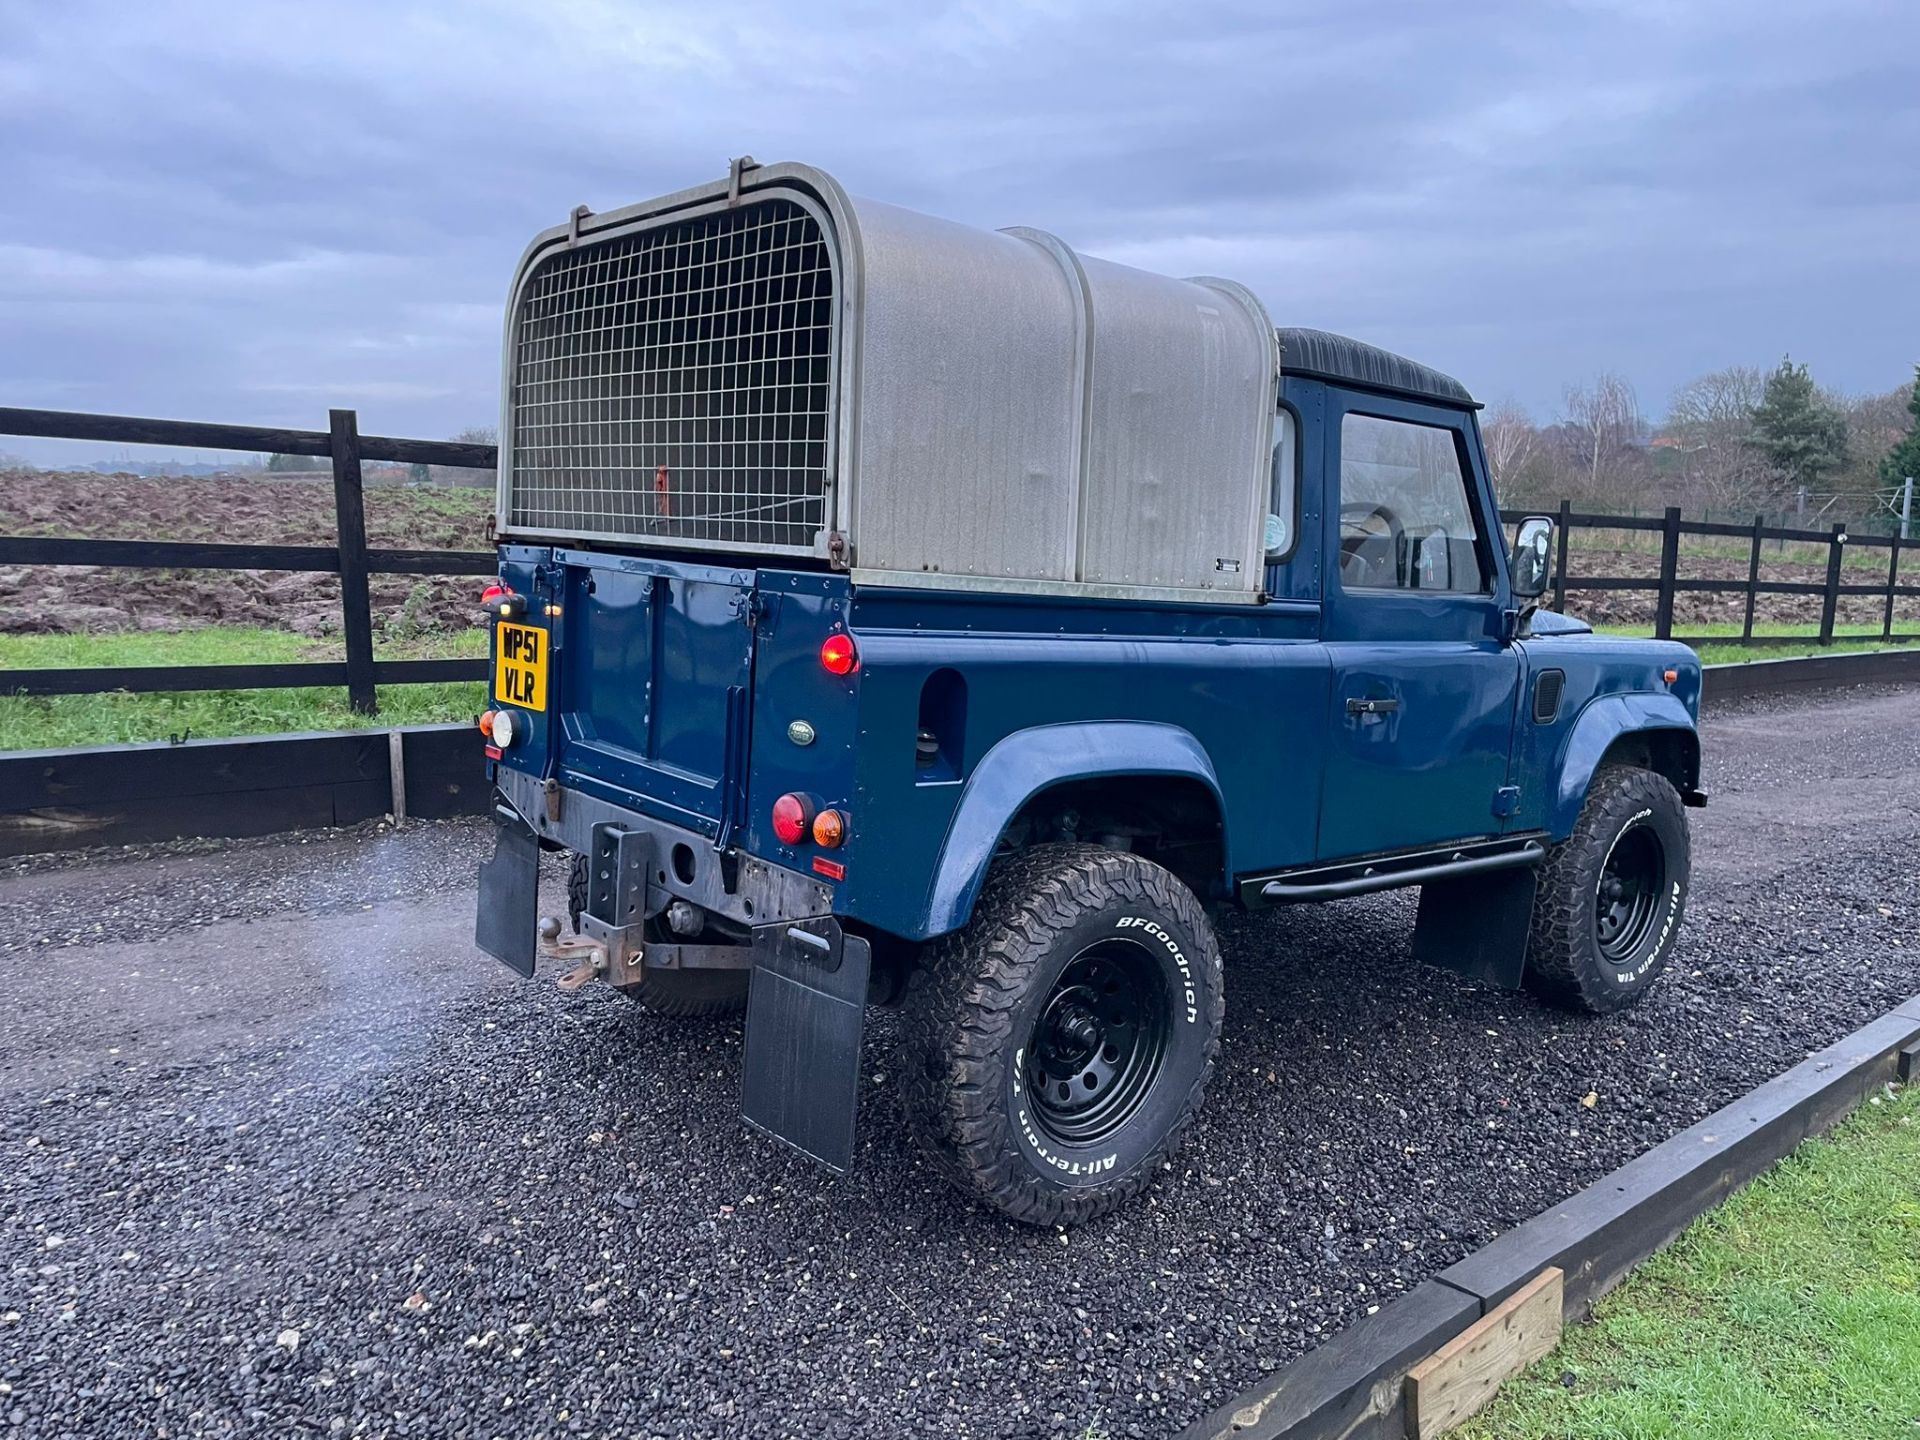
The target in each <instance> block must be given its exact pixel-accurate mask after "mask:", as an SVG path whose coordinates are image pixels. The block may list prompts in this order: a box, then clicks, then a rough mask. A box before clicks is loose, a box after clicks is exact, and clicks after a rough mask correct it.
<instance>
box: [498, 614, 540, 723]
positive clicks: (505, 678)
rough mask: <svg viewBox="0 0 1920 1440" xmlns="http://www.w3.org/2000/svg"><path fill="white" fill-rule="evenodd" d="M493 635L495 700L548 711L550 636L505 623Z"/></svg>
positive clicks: (535, 629) (531, 627)
mask: <svg viewBox="0 0 1920 1440" xmlns="http://www.w3.org/2000/svg"><path fill="white" fill-rule="evenodd" d="M493 633H494V641H493V654H494V666H493V698H494V699H496V700H498V701H501V702H502V703H503V704H507V705H524V706H526V708H527V709H529V710H544V709H546V708H547V632H546V631H544V630H542V629H540V628H539V627H538V626H536V625H513V624H509V623H508V622H506V621H504V620H503V621H501V622H500V624H498V625H497V626H495V627H494V632H493Z"/></svg>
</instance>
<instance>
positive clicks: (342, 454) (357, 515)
mask: <svg viewBox="0 0 1920 1440" xmlns="http://www.w3.org/2000/svg"><path fill="white" fill-rule="evenodd" d="M327 422H328V423H327V429H328V433H329V437H330V440H331V449H332V452H333V514H334V522H335V525H336V526H337V527H338V531H339V536H340V623H341V630H342V632H343V634H344V636H345V638H346V642H347V704H348V706H349V707H350V708H351V709H352V710H353V711H354V712H355V713H356V714H360V715H371V714H373V713H374V712H375V710H376V709H377V706H378V702H377V701H376V699H375V696H374V690H373V602H372V600H371V598H370V597H369V596H368V594H367V509H366V502H365V497H364V496H363V495H362V493H361V489H360V421H359V417H357V416H356V415H355V414H354V412H353V411H351V410H329V411H328V412H327Z"/></svg>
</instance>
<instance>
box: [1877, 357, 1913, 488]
mask: <svg viewBox="0 0 1920 1440" xmlns="http://www.w3.org/2000/svg"><path fill="white" fill-rule="evenodd" d="M1907 414H1908V415H1909V416H1910V417H1911V418H1910V419H1909V420H1908V422H1907V433H1906V435H1905V436H1904V437H1902V439H1901V440H1900V443H1899V444H1897V445H1895V446H1894V447H1893V448H1892V449H1891V450H1889V451H1888V452H1887V453H1886V456H1885V458H1883V459H1882V460H1881V461H1880V479H1881V481H1882V482H1883V483H1884V484H1885V485H1886V486H1887V488H1888V489H1898V488H1899V487H1900V486H1901V485H1903V484H1904V483H1905V482H1906V479H1907V477H1908V476H1909V475H1911V476H1912V477H1913V479H1914V483H1915V484H1916V485H1920V365H1916V366H1914V368H1913V385H1912V387H1911V388H1910V389H1909V390H1908V392H1907Z"/></svg>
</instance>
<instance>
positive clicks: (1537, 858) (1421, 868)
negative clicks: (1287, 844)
mask: <svg viewBox="0 0 1920 1440" xmlns="http://www.w3.org/2000/svg"><path fill="white" fill-rule="evenodd" d="M1546 858H1547V835H1546V832H1545V831H1543V830H1541V831H1532V832H1530V833H1527V834H1524V835H1505V836H1502V837H1501V838H1499V839H1497V840H1473V841H1468V842H1466V843H1465V844H1461V845H1445V846H1441V847H1439V848H1437V849H1432V850H1408V851H1403V852H1401V853H1399V854H1394V855H1376V856H1372V857H1370V858H1368V859H1365V860H1347V861H1343V862H1341V863H1340V864H1338V865H1316V866H1311V867H1308V868H1305V869H1299V870H1284V871H1282V872H1280V873H1279V874H1278V875H1255V876H1250V877H1248V878H1247V879H1244V880H1242V881H1241V882H1240V902H1241V904H1243V905H1245V906H1246V907H1247V908H1248V909H1259V908H1261V907H1262V906H1266V905H1290V904H1293V903H1295V902H1297V901H1302V900H1341V899H1345V898H1346V897H1347V896H1349V895H1371V894H1373V893H1374V892H1375V891H1377V890H1394V889H1398V888H1399V887H1401V886H1403V885H1426V884H1429V883H1431V882H1432V881H1435V880H1455V879H1459V878H1460V877H1462V876H1466V875H1479V874H1484V873H1485V872H1487V871H1489V870H1511V869H1515V868H1517V867H1519V866H1523V865H1538V864H1539V863H1540V862H1541V861H1542V860H1544V859H1546Z"/></svg>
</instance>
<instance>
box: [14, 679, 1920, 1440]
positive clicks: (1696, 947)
mask: <svg viewBox="0 0 1920 1440" xmlns="http://www.w3.org/2000/svg"><path fill="white" fill-rule="evenodd" d="M1810 738H1813V739H1817V741H1818V743H1814V744H1809V743H1808V741H1809V739H1810ZM1706 741H1707V753H1708V757H1709V758H1708V764H1707V784H1708V787H1709V788H1710V790H1711V791H1712V792H1713V803H1712V806H1711V808H1709V809H1708V810H1706V811H1704V812H1698V811H1695V812H1689V813H1690V814H1691V815H1692V817H1693V819H1694V823H1695V825H1696V830H1695V835H1696V848H1697V855H1698V864H1699V869H1698V873H1697V887H1696V890H1695V892H1694V897H1693V906H1692V911H1691V914H1690V916H1689V919H1688V923H1687V926H1686V929H1685V931H1684V933H1683V936H1682V939H1681V941H1680V943H1679V948H1678V950H1677V954H1676V961H1675V969H1674V970H1673V972H1671V973H1670V975H1669V977H1668V978H1667V979H1666V980H1665V981H1664V982H1663V983H1662V984H1661V985H1660V986H1659V987H1658V988H1657V989H1656V990H1655V991H1654V992H1653V994H1652V995H1651V997H1650V999H1649V1000H1648V1002H1647V1003H1646V1005H1645V1006H1644V1007H1643V1008H1641V1009H1639V1010H1636V1011H1634V1012H1631V1013H1629V1014H1626V1015H1621V1016H1617V1017H1613V1018H1609V1019H1604V1020H1590V1019H1574V1018H1570V1017H1568V1016H1565V1015H1562V1014H1560V1013H1558V1012H1554V1011H1550V1010H1547V1009H1544V1008H1542V1007H1541V1006H1539V1005H1537V1004H1535V1003H1534V1002H1533V1001H1531V1000H1530V999H1528V998H1526V997H1524V996H1518V995H1510V994H1504V993H1499V992H1495V991H1491V990H1485V989H1479V988H1475V987H1473V986H1470V985H1468V984H1466V983H1464V982H1461V981H1459V980H1457V979H1455V978H1453V977H1451V976H1449V975H1445V974H1440V973H1434V972H1426V971H1422V970H1419V969H1417V968H1415V967H1414V965H1413V964H1412V962H1411V960H1410V959H1409V956H1408V937H1409V935H1410V933H1411V929H1412V921H1413V904H1412V902H1411V900H1410V899H1409V898H1406V897H1393V896H1388V897H1377V898H1373V899H1368V900H1359V901H1349V902H1346V903H1343V904H1341V905H1337V906H1331V907H1324V908H1318V909H1316V908H1312V907H1308V908H1303V909H1298V910H1292V911H1283V912H1269V913H1267V914H1265V915H1263V916H1260V917H1253V918H1239V919H1232V920H1229V921H1228V922H1227V923H1226V924H1225V925H1224V927H1223V940H1224V944H1225V949H1226V954H1227V990H1228V1005H1227V1023H1226V1033H1225V1041H1224V1045H1223V1048H1222V1051H1221V1057H1220V1065H1219V1069H1218V1071H1217V1073H1216V1075H1215V1078H1214V1082H1213V1086H1212V1089H1211V1092H1210V1094H1209V1096H1208V1101H1207V1106H1206V1109H1205V1111H1204V1113H1203V1114H1202V1116H1201V1118H1200V1120H1199V1122H1198V1123H1197V1125H1196V1126H1195V1128H1194V1130H1193V1132H1192V1139H1191V1143H1190V1144H1189V1145H1188V1146H1187V1148H1186V1150H1185V1151H1184V1152H1183V1153H1182V1155H1181V1156H1180V1158H1179V1160H1178V1162H1177V1164H1175V1166H1174V1167H1173V1168H1172V1169H1170V1170H1169V1171H1168V1172H1166V1173H1165V1174H1164V1175H1163V1176H1162V1177H1161V1179H1160V1182H1159V1183H1158V1184H1157V1185H1156V1186H1154V1187H1153V1189H1152V1190H1151V1191H1150V1192H1149V1193H1148V1195H1147V1197H1146V1199H1145V1202H1144V1203H1142V1204H1138V1205H1135V1206H1133V1207H1132V1208H1130V1209H1127V1210H1125V1211H1123V1212H1122V1213H1120V1214H1118V1215H1116V1216H1114V1217H1112V1218H1110V1219H1107V1220H1104V1221H1101V1222H1099V1223H1096V1224H1093V1225H1090V1226H1087V1227H1085V1228H1082V1229H1079V1230H1076V1231H1073V1232H1071V1233H1060V1232H1057V1231H1034V1230H1028V1229H1023V1228H1021V1227H1019V1226H1016V1225H1013V1224H1011V1223H1009V1222H1007V1221H1006V1220H1004V1219H1002V1218H1000V1217H998V1216H996V1215H994V1214H991V1213H987V1212H985V1211H982V1210H980V1209H978V1208H976V1207H974V1206H972V1205H970V1204H969V1203H967V1202H966V1201H964V1200H963V1199H961V1198H960V1197H959V1196H958V1195H957V1194H956V1193H955V1192H953V1191H951V1190H949V1189H948V1188H947V1187H946V1185H945V1184H944V1183H942V1182H940V1181H939V1180H937V1179H936V1178H935V1177H934V1176H933V1174H932V1173H931V1171H930V1170H929V1168H928V1167H927V1166H926V1165H925V1164H924V1163H923V1162H922V1161H921V1159H920V1157H919V1155H918V1154H917V1153H916V1151H915V1149H914V1148H913V1146H912V1145H911V1143H910V1142H909V1139H908V1137H907V1136H906V1134H905V1133H904V1132H903V1131H902V1128H901V1115H900V1105H899V1101H898V1099H897V1093H896V1083H895V1076H896V1074H897V1072H898V1071H899V1068H900V1066H901V1065H902V1064H903V1063H904V1057H903V1056H902V1055H901V1054H900V1052H899V1050H898V1048H897V1036H898V1033H899V1027H898V1026H897V1024H896V1023H895V1021H896V1017H895V1016H894V1015H893V1014H891V1013H890V1012H879V1013H878V1014H877V1015H876V1018H875V1019H874V1021H873V1023H872V1025H871V1026H870V1028H869V1032H868V1033H869V1037H870V1038H869V1044H868V1049H867V1053H866V1058H865V1068H866V1078H867V1083H866V1085H865V1097H866V1098H865V1101H864V1106H863V1116H862V1140H861V1153H860V1156H859V1162H858V1169H857V1171H856V1173H855V1175H854V1176H853V1178H851V1179H849V1180H846V1181H836V1180H834V1179H832V1178H830V1177H829V1176H827V1175H825V1174H823V1173H821V1172H819V1171H817V1170H815V1169H813V1168H812V1167H811V1166H810V1165H808V1164H806V1163H805V1162H802V1161H800V1160H797V1159H795V1158H792V1157H790V1156H788V1155H787V1154H786V1153H784V1152H782V1151H780V1150H778V1149H776V1148H774V1147H773V1146H771V1145H770V1144H768V1143H766V1142H764V1141H761V1140H758V1139H754V1138H752V1137H749V1136H748V1135H746V1134H745V1133H743V1129H742V1126H741V1122H740V1120H739V1119H738V1116H737V1113H736V1110H735V1093H736V1088H737V1083H738V1069H739V1063H740V1045H741V1034H740V1030H739V1027H738V1026H737V1025H736V1024H733V1023H689V1022H673V1021H663V1020H658V1019H653V1018H650V1017H649V1016H647V1015H645V1014H643V1013H642V1012H641V1011H640V1010H639V1009H638V1007H636V1006H633V1005H631V1004H629V1003H628V1002H626V1001H625V1000H623V999H621V998H620V997H619V996H617V995H614V994H612V993H609V992H604V991H602V992H600V993H594V992H593V991H591V990H589V991H586V992H582V993H578V994H572V995H569V994H563V993H561V992H560V991H559V990H558V989H556V988H555V987H554V985H553V984H552V983H551V980H552V977H551V976H550V975H543V976H542V978H541V980H540V981H538V982H532V983H526V982H521V981H519V980H517V979H515V978H514V977H512V976H511V975H510V974H509V973H508V972H507V971H506V970H505V969H504V968H502V967H501V966H499V965H498V964H496V963H495V962H493V961H491V960H489V959H486V958H484V957H483V956H481V955H479V954H478V953H477V952H476V951H475V950H474V948H473V945H472V943H471V940H470V936H471V933H472V920H471V896H470V890H471V876H472V873H473V866H474V863H475V861H476V860H477V859H478V858H479V854H480V850H481V848H482V846H483V845H485V844H486V843H488V838H487V835H486V831H485V828H484V826H483V825H481V824H477V823H455V824H445V825H424V826H417V827H409V828H407V829H406V830H404V831H402V832H400V833H398V834H396V833H392V832H390V831H389V830H387V829H385V828H383V827H377V826H376V827H370V828H363V829H359V830H355V831H350V832H342V833H332V834H325V835H318V836H307V837H304V838H300V837H295V838H288V839H280V840H271V841H259V842H249V843H244V844H215V843H211V842H208V843H200V844H190V845H180V846H169V847H156V848H150V849H143V850H137V851H125V852H110V853H105V854H99V855H94V856H90V857H83V858H68V859H62V860H49V859H42V860H39V861H28V862H16V863H15V864H14V865H13V866H12V867H11V868H10V869H9V870H8V871H7V872H6V876H5V878H4V879H3V880H0V982H3V983H4V985H5V989H6V993H7V995H8V997H9V1000H8V1004H7V1006H6V1007H5V1008H4V1011H0V1387H4V1389H0V1435H3V1434H18V1435H32V1436H36V1437H39V1436H61V1435H100V1434H132V1433H135V1432H138V1433H143V1434H159V1433H165V1434H169V1435H182V1436H184V1435H224V1434H268V1433H271V1434H295V1433H314V1434H322V1435H325V1434H342V1435H355V1434H361V1435H376V1434H396V1435H422V1436H433V1437H436V1440H438V1437H454V1436H489V1435H496V1434H498V1435H548V1434H561V1435H564V1434H582V1435H619V1436H622V1437H626V1436H632V1435H676V1436H677V1435H690V1436H715V1437H718V1436H729V1437H731V1436H785V1435H795V1434H806V1435H819V1436H832V1435H887V1436H892V1435H925V1434H944V1435H968V1436H1033V1435H1043V1436H1053V1435H1059V1436H1070V1437H1084V1436H1087V1435H1108V1436H1135V1435H1163V1434H1166V1433H1168V1432H1170V1431H1172V1430H1173V1429H1175V1428H1176V1427H1178V1426H1179V1425H1181V1424H1183V1423H1185V1422H1187V1421H1190V1420H1192V1419H1194V1418H1195V1417H1197V1416H1198V1415H1200V1414H1202V1413H1204V1412H1205V1411H1207V1410H1208V1409H1210V1408H1211V1407H1213V1406H1214V1405H1216V1404H1218V1403H1220V1402H1221V1401H1222V1400H1224V1399H1226V1398H1228V1397H1229V1396H1231V1395H1232V1394H1233V1393H1234V1392H1236V1391H1237V1390H1239V1389H1240V1388H1242V1387H1244V1386H1246V1385H1248V1384H1249V1383H1251V1382H1253V1381H1254V1380H1256V1379H1257V1378H1258V1377H1259V1376H1260V1375H1261V1373H1262V1372H1263V1371H1265V1370H1267V1369H1270V1368H1272V1367H1274V1366H1276V1365H1278V1364H1280V1363H1281V1362H1283V1361H1285V1360H1287V1359H1288V1358H1290V1357H1292V1356H1295V1355H1297V1354H1299V1353H1300V1352H1302V1351H1303V1350H1305V1349H1307V1348H1309V1347H1311V1346H1312V1345H1314V1344H1316V1343H1318V1342H1320V1341H1321V1340H1324V1339H1325V1338H1327V1337H1328V1336H1330V1335H1332V1334H1333V1333H1334V1332H1335V1331H1337V1330H1338V1329H1340V1328H1341V1327H1342V1326H1343V1325H1345V1324H1347V1323H1348V1322H1350V1321H1352V1320H1353V1319H1355V1318H1357V1317H1359V1316H1361V1315H1363V1314H1365V1313H1366V1312H1367V1311H1368V1310H1369V1309H1370V1308H1371V1307H1373V1306H1375V1305H1379V1304H1381V1303H1383V1302H1384V1301H1386V1300H1388V1299H1389V1298H1391V1297H1392V1296H1393V1295H1395V1294H1397V1293H1398V1292H1400V1291H1402V1290H1404V1289H1406V1288H1407V1287H1408V1286H1410V1285H1412V1284H1413V1283H1415V1282H1416V1281H1418V1280H1419V1279H1421V1278H1423V1277H1424V1276H1427V1275H1429V1274H1431V1273H1432V1272H1434V1271H1435V1270H1437V1269H1439V1268H1441V1267H1442V1266H1445V1265H1447V1264H1449V1263H1450V1262H1452V1261H1453V1260H1455V1259H1457V1258H1459V1257H1460V1256H1461V1255H1462V1254H1464V1253H1465V1252H1467V1251H1468V1250H1470V1249H1472V1248H1473V1247H1475V1246H1476V1245H1478V1244H1480V1243H1482V1242H1484V1241H1485V1240H1487V1239H1489V1238H1490V1237H1492V1236H1493V1235H1494V1234H1496V1233H1497V1232H1498V1231H1500V1230H1502V1229H1504V1228H1506V1227H1508V1226H1510V1225H1512V1224H1514V1223H1515V1222H1517V1221H1519V1220H1522V1219H1525V1218H1527V1217H1528V1216H1530V1215H1532V1214H1534V1213H1536V1212H1537V1211H1539V1210H1540V1209H1542V1208H1544V1207H1545V1206H1547V1205H1550V1204H1551V1203H1553V1202H1554V1201H1556V1200H1558V1199H1559V1198H1561V1197H1562V1196H1564V1195H1566V1194H1568V1193H1569V1192H1571V1191H1573V1190H1574V1189H1576V1188H1578V1187H1580V1186H1582V1185H1584V1184H1586V1183H1588V1182H1589V1181H1591V1180H1593V1179H1594V1178H1596V1177H1597V1176H1599V1175H1600V1174H1602V1173H1604V1172H1605V1171H1606V1170H1608V1169H1610V1168H1612V1167H1613V1166H1615V1165H1617V1164H1619V1163H1621V1162H1622V1161H1624V1160H1626V1159H1628V1158H1629V1157H1631V1156H1633V1155H1635V1154H1637V1153H1639V1152H1641V1151H1643V1150H1645V1149H1646V1148H1647V1147H1648V1146H1650V1145H1652V1144H1654V1143H1655V1142H1657V1141H1659V1140H1661V1139H1663V1138H1665V1137H1666V1136H1668V1135H1670V1134H1672V1133H1674V1132H1675V1131H1676V1130H1678V1129H1680V1128H1681V1127H1683V1126H1685V1125H1687V1124H1689V1123H1691V1122H1693V1121H1694V1120H1697V1119H1699V1118H1700V1117H1701V1116H1703V1115H1705V1114H1706V1113H1708V1112H1709V1111H1711V1110H1712V1109H1714V1108H1716V1107H1717V1106H1719V1105H1721V1104H1724V1103H1726V1102H1727V1101H1728V1100H1730V1099H1732V1098H1734V1097H1735V1096H1737V1095H1739V1094H1740V1093H1742V1092H1743V1091H1745V1090H1747V1089H1748V1088H1750V1087H1751V1086H1752V1085H1754V1084H1755V1083H1756V1082H1758V1081H1759V1080H1761V1079H1763V1078H1764V1077H1766V1076H1769V1075H1772V1074H1775V1073H1777V1072H1779V1071H1780V1070H1783V1069H1785V1068H1786V1067H1787V1066H1789V1065H1791V1064H1793V1063H1794V1062H1795V1061H1797V1060H1799V1059H1800V1058H1801V1057H1802V1056H1804V1055H1805V1054H1806V1053H1807V1052H1808V1051H1809V1050H1811V1049H1813V1048H1815V1047H1818V1046H1820V1045H1824V1044H1826V1043H1828V1042H1830V1041H1832V1040H1833V1039H1835V1038H1837V1037H1838V1036H1840V1035H1842V1034H1844V1033H1845V1032H1847V1031H1848V1030H1850V1029H1852V1028H1854V1027H1855V1026H1856V1025H1857V1024H1859V1023H1860V1022H1862V1021H1863V1020H1865V1019H1867V1018H1868V1017H1870V1016H1873V1015H1876V1014H1878V1013H1880V1012H1882V1011H1884V1010H1885V1009H1887V1008H1889V1007H1890V1006H1891V1005H1892V1004H1893V1003H1895V1002H1896V1001H1897V1000H1899V999H1901V998H1903V997H1905V996H1907V995H1909V994H1912V993H1913V992H1915V991H1920V874H1917V873H1916V870H1915V867H1914V865H1913V856H1914V855H1915V854H1916V853H1920V688H1911V689H1889V690H1877V691H1876V690H1854V691H1843V692H1830V693H1827V694H1824V695H1820V696H1818V697H1814V698H1800V699H1795V700H1793V701H1791V702H1787V701H1780V702H1770V703H1768V702H1759V703H1752V702H1750V703H1749V704H1747V705H1746V706H1745V707H1744V708H1738V709H1728V710H1725V711H1722V712H1720V713H1717V714H1715V715H1713V716H1711V717H1710V719H1709V721H1708V723H1707V726H1706ZM549 878H550V880H551V879H557V876H553V877H549ZM552 903H553V905H554V906H555V907H557V906H558V904H559V896H558V894H557V893H555V894H554V895H553V896H552ZM9 1426H11V1427H12V1428H11V1429H9V1428H8V1427H9Z"/></svg>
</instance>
